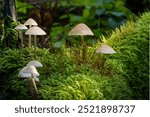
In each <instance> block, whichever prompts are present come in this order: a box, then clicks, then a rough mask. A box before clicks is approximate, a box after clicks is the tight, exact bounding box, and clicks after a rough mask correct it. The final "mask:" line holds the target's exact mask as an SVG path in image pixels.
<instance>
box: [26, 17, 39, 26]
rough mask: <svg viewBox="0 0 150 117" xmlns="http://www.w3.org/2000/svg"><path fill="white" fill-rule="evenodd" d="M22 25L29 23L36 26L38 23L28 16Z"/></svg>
mask: <svg viewBox="0 0 150 117" xmlns="http://www.w3.org/2000/svg"><path fill="white" fill-rule="evenodd" d="M24 25H31V26H33V25H34V26H37V25H38V24H37V23H36V21H34V20H33V19H32V18H29V19H28V20H27V21H26V22H25V23H24Z"/></svg>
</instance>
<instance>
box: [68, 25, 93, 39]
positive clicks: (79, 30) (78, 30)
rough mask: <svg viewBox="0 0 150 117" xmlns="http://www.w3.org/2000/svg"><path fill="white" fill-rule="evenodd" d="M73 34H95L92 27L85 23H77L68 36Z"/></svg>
mask: <svg viewBox="0 0 150 117" xmlns="http://www.w3.org/2000/svg"><path fill="white" fill-rule="evenodd" d="M71 35H80V36H84V35H92V36H93V35H94V34H93V32H92V31H91V29H90V28H89V27H88V26H87V25H85V24H84V23H80V24H77V25H76V26H75V27H74V28H73V29H72V30H71V31H70V32H69V33H68V36H71Z"/></svg>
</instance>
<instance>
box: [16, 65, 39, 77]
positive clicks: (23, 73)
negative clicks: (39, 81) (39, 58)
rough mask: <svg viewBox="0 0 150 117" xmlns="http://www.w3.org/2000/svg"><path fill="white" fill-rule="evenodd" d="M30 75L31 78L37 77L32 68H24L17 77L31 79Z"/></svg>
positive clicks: (37, 74) (35, 71)
mask: <svg viewBox="0 0 150 117" xmlns="http://www.w3.org/2000/svg"><path fill="white" fill-rule="evenodd" d="M32 74H33V76H39V73H38V72H37V70H36V68H35V67H34V66H26V67H24V68H22V69H21V71H20V72H19V75H18V76H20V77H22V78H31V77H32Z"/></svg>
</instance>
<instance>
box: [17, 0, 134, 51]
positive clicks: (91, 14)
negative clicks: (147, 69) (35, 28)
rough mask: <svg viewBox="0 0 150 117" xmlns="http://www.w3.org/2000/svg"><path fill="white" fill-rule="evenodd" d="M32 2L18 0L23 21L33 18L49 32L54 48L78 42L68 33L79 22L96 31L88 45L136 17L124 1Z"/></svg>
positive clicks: (19, 12) (64, 0)
mask: <svg viewBox="0 0 150 117" xmlns="http://www.w3.org/2000/svg"><path fill="white" fill-rule="evenodd" d="M29 3H30V4H29ZM29 3H25V2H23V1H22V0H16V6H17V12H18V14H19V17H18V18H19V21H21V22H24V21H25V20H26V18H27V17H33V18H34V19H35V20H36V21H37V22H38V23H39V25H41V27H42V28H43V29H46V30H48V32H47V33H49V34H48V35H49V36H50V42H49V43H50V46H52V47H54V48H60V47H62V46H64V44H65V43H64V42H66V45H67V46H68V45H69V46H73V44H74V42H75V41H76V39H74V38H71V39H70V38H68V37H67V34H68V32H69V30H71V29H72V27H73V26H75V25H76V24H78V23H81V22H83V23H85V24H87V25H88V26H89V27H90V28H91V29H92V31H93V32H94V34H95V38H92V39H91V38H89V39H87V43H88V44H93V43H96V41H97V39H98V37H99V36H100V35H106V34H107V33H109V32H110V29H114V28H115V27H117V26H120V25H121V24H123V23H124V22H125V21H126V20H127V18H129V17H130V16H131V15H132V13H131V12H130V10H129V9H127V8H126V7H125V2H124V1H123V0H82V1H81V0H71V1H70V0H69V1H68V0H63V1H62V0H57V1H49V2H48V1H47V2H42V1H36V0H34V1H33V2H29ZM29 11H32V12H29ZM41 21H43V22H41ZM47 24H49V25H47Z"/></svg>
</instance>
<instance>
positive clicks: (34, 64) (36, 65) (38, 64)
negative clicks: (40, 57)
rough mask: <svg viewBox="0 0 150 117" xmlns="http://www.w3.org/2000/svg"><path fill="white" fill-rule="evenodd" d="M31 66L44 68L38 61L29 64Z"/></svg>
mask: <svg viewBox="0 0 150 117" xmlns="http://www.w3.org/2000/svg"><path fill="white" fill-rule="evenodd" d="M31 65H32V66H34V67H43V65H42V64H41V63H40V62H39V61H37V60H33V61H30V62H29V63H28V64H27V66H31Z"/></svg>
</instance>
